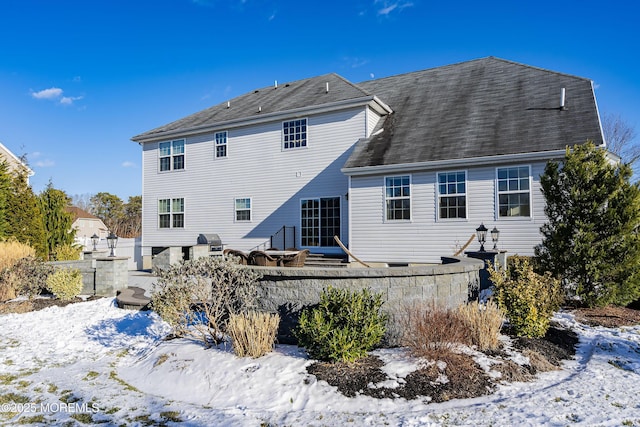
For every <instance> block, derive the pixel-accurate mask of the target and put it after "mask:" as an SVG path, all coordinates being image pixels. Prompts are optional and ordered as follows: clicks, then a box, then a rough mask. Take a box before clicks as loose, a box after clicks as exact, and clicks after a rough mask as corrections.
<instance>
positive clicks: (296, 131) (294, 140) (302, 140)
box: [282, 119, 307, 150]
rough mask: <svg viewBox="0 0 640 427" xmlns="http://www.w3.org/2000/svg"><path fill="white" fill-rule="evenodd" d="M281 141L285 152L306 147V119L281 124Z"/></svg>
mask: <svg viewBox="0 0 640 427" xmlns="http://www.w3.org/2000/svg"><path fill="white" fill-rule="evenodd" d="M282 140H283V144H284V145H283V147H284V149H285V150H288V149H290V148H301V147H306V146H307V119H299V120H291V121H288V122H282Z"/></svg>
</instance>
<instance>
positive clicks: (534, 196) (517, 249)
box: [349, 162, 546, 263]
mask: <svg viewBox="0 0 640 427" xmlns="http://www.w3.org/2000/svg"><path fill="white" fill-rule="evenodd" d="M544 166H545V163H542V162H541V163H535V164H532V165H531V173H530V176H531V200H532V201H531V207H532V209H533V210H532V217H531V218H526V219H527V220H526V221H522V220H521V221H513V220H510V219H511V218H507V219H501V218H500V219H499V218H498V216H497V212H496V209H497V201H496V198H497V191H496V168H495V167H492V166H487V167H475V168H474V167H468V168H466V202H467V218H466V220H464V221H460V220H458V221H440V220H439V219H438V215H437V208H438V188H437V184H438V172H440V171H425V172H412V173H411V221H385V219H384V218H385V213H384V206H381V203H380V192H381V187H383V184H381V182H383V181H382V176H380V175H378V176H375V175H372V176H358V175H354V176H352V177H351V188H350V190H349V204H350V206H351V212H350V226H351V230H350V233H351V234H350V240H349V242H350V245H349V250H351V251H352V252H353V253H354V254H356V255H357V256H358V258H359V259H362V260H365V261H371V262H387V263H389V262H391V263H440V262H441V260H440V257H441V256H451V255H453V254H454V253H455V252H456V251H457V250H458V249H460V248H461V247H462V246H463V245H464V244H465V243H466V242H467V241H468V240H469V238H470V237H471V236H474V235H475V229H476V228H478V226H479V225H480V224H481V223H484V224H485V226H486V227H487V228H488V229H490V230H491V229H492V228H493V227H494V226H495V227H497V228H498V230H500V241H499V242H498V249H499V250H506V251H507V252H508V254H511V255H513V254H519V255H533V248H534V247H535V246H536V245H537V244H538V243H540V241H541V234H540V227H541V226H542V224H544V223H545V222H546V219H545V218H546V217H545V215H544V211H543V209H544V197H543V195H542V192H541V191H540V180H539V176H540V175H541V174H542V173H543V172H544ZM444 172H446V171H444ZM479 248H480V245H479V243H478V242H477V240H476V239H475V238H474V240H473V241H472V242H471V244H470V245H469V246H468V247H467V248H466V250H467V251H474V250H479Z"/></svg>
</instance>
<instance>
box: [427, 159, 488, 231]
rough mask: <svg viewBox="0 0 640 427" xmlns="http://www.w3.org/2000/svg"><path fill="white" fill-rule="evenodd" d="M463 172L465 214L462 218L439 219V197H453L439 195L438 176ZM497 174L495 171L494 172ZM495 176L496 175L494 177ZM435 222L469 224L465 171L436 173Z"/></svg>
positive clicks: (467, 175)
mask: <svg viewBox="0 0 640 427" xmlns="http://www.w3.org/2000/svg"><path fill="white" fill-rule="evenodd" d="M460 172H464V197H465V214H466V216H465V217H464V218H440V196H444V197H453V196H452V195H449V194H444V195H442V194H440V180H439V175H440V174H443V173H460ZM496 174H497V171H496ZM496 176H497V175H496ZM435 186H436V188H435V190H436V221H438V222H469V171H468V170H467V169H456V170H449V171H441V172H436V182H435Z"/></svg>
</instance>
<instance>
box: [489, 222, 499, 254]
mask: <svg viewBox="0 0 640 427" xmlns="http://www.w3.org/2000/svg"><path fill="white" fill-rule="evenodd" d="M498 237H500V230H498V228H497V227H495V226H494V227H493V230H491V240H493V250H494V251H497V250H498Z"/></svg>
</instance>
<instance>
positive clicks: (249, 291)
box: [151, 257, 260, 346]
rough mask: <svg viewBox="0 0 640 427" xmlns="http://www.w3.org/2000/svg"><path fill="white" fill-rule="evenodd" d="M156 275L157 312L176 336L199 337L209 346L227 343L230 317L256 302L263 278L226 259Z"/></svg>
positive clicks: (193, 262) (189, 264) (154, 298)
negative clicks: (224, 340)
mask: <svg viewBox="0 0 640 427" xmlns="http://www.w3.org/2000/svg"><path fill="white" fill-rule="evenodd" d="M155 273H156V275H157V276H158V283H157V284H156V285H155V286H154V288H155V289H154V292H153V293H152V296H151V307H152V308H153V310H154V311H156V312H157V313H158V314H159V315H160V317H162V319H163V320H165V321H166V322H167V323H169V325H170V326H171V327H172V328H173V333H174V334H175V335H176V336H188V335H191V336H195V337H197V338H199V339H201V340H202V341H203V342H204V344H205V345H206V346H210V345H211V343H216V344H217V343H220V342H222V341H223V339H224V333H225V331H226V328H227V322H228V321H229V316H230V315H232V314H238V313H243V312H247V311H249V310H250V309H252V308H254V306H255V303H256V297H257V286H256V282H257V280H258V279H259V278H260V275H259V274H258V273H256V272H255V271H253V270H252V269H250V268H247V267H245V266H241V265H238V264H237V263H235V262H233V261H229V260H225V259H223V258H222V257H202V258H198V259H195V260H189V261H184V262H181V263H179V264H176V265H173V266H171V267H169V268H168V269H166V270H157V271H156V272H155Z"/></svg>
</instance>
